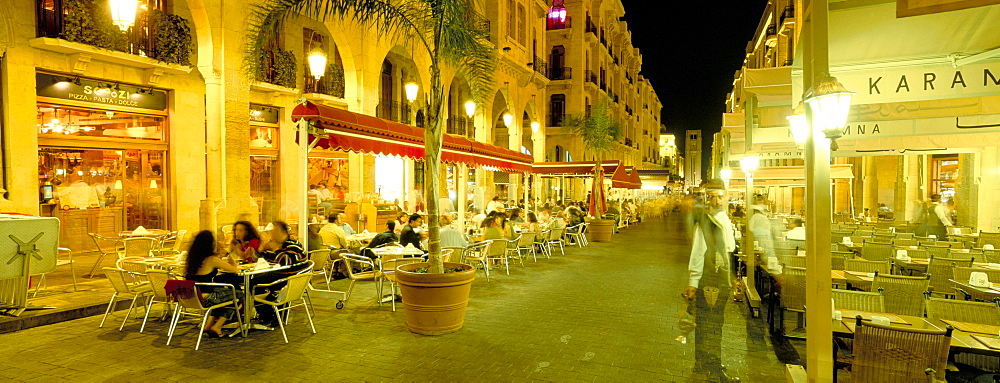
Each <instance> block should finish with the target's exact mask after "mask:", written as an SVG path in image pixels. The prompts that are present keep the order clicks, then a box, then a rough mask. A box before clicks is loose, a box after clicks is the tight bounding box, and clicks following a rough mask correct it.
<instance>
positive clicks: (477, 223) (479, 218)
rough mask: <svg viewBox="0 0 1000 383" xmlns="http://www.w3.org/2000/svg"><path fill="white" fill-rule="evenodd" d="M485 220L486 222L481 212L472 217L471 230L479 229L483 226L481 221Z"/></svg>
mask: <svg viewBox="0 0 1000 383" xmlns="http://www.w3.org/2000/svg"><path fill="white" fill-rule="evenodd" d="M472 211H473V212H476V210H475V209H473V210H472ZM485 220H486V214H483V212H479V214H476V215H474V216H472V228H473V229H479V227H480V226H482V225H483V221H485Z"/></svg>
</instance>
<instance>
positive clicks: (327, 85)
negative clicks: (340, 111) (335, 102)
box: [304, 64, 344, 98]
mask: <svg viewBox="0 0 1000 383" xmlns="http://www.w3.org/2000/svg"><path fill="white" fill-rule="evenodd" d="M305 79H306V81H305V89H304V91H305V93H321V94H325V95H329V96H333V97H339V98H344V68H342V67H341V66H340V65H336V64H330V65H329V67H327V69H326V74H325V75H323V77H320V78H319V81H317V80H316V78H315V77H313V76H312V75H310V74H309V73H306V74H305Z"/></svg>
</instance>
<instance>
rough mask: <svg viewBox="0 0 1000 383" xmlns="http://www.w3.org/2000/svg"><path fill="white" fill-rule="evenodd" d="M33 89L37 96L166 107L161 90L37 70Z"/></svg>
mask: <svg viewBox="0 0 1000 383" xmlns="http://www.w3.org/2000/svg"><path fill="white" fill-rule="evenodd" d="M35 91H36V94H37V95H38V96H39V97H49V98H58V99H63V100H72V101H78V102H87V103H94V104H101V105H112V106H124V107H129V108H139V109H150V110H158V111H163V110H166V109H167V93H166V92H164V91H160V90H155V89H152V88H139V87H136V86H132V85H125V84H118V83H114V82H104V81H97V80H90V79H84V78H79V77H76V78H74V77H67V76H60V75H54V74H48V73H36V74H35Z"/></svg>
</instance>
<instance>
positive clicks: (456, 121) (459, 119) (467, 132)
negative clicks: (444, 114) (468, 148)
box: [447, 114, 476, 138]
mask: <svg viewBox="0 0 1000 383" xmlns="http://www.w3.org/2000/svg"><path fill="white" fill-rule="evenodd" d="M447 131H448V134H457V135H460V136H465V137H470V138H471V137H475V135H476V126H475V125H473V122H472V120H471V119H469V117H467V116H459V115H457V114H453V115H450V116H448V126H447Z"/></svg>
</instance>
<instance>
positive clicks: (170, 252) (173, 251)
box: [156, 230, 187, 257]
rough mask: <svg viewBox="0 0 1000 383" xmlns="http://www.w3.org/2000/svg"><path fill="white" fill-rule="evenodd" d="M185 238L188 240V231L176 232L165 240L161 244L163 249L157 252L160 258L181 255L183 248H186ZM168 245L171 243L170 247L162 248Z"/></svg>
mask: <svg viewBox="0 0 1000 383" xmlns="http://www.w3.org/2000/svg"><path fill="white" fill-rule="evenodd" d="M185 238H187V230H178V231H176V232H174V233H173V235H171V236H168V237H167V238H164V239H163V242H161V247H160V248H159V249H158V250H156V252H157V253H159V256H161V257H166V256H176V255H177V254H180V253H181V251H182V250H181V248H182V246H184V239H185ZM167 243H170V246H169V247H163V246H162V245H166V244H167Z"/></svg>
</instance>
